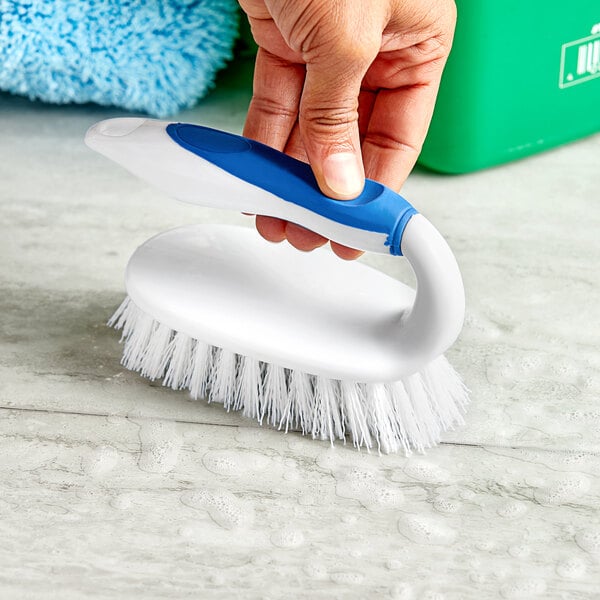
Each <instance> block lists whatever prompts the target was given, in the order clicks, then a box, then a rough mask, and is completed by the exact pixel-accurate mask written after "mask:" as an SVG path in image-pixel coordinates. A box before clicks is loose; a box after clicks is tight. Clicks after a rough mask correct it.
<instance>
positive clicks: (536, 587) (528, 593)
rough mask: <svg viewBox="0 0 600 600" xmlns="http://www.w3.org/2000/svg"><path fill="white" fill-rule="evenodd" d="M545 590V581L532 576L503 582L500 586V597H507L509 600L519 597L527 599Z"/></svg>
mask: <svg viewBox="0 0 600 600" xmlns="http://www.w3.org/2000/svg"><path fill="white" fill-rule="evenodd" d="M545 591H546V582H545V581H544V580H543V579H534V578H531V579H529V578H523V579H515V580H514V581H509V582H507V583H505V584H504V585H503V586H502V587H501V588H500V593H501V594H502V597H503V598H508V599H509V600H513V599H515V600H517V599H521V598H523V599H525V600H527V599H528V598H533V597H534V596H539V595H540V594H543V593H544V592H545Z"/></svg>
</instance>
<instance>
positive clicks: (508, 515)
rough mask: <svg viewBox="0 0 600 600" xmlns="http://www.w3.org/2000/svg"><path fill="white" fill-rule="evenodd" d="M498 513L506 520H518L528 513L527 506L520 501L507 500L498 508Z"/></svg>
mask: <svg viewBox="0 0 600 600" xmlns="http://www.w3.org/2000/svg"><path fill="white" fill-rule="evenodd" d="M496 512H497V513H498V514H499V515H500V516H501V517H504V518H505V519H517V518H518V517H520V516H522V515H524V514H525V513H526V512H527V505H526V504H525V503H524V502H520V501H519V500H507V501H506V502H504V503H503V504H501V505H500V506H499V507H498V508H497V510H496Z"/></svg>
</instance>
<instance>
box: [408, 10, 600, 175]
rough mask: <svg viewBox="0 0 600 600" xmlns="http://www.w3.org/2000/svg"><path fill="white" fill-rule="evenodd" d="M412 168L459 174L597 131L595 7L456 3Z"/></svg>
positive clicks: (599, 86) (599, 20)
mask: <svg viewBox="0 0 600 600" xmlns="http://www.w3.org/2000/svg"><path fill="white" fill-rule="evenodd" d="M457 6H458V24H457V29H456V34H455V38H454V46H453V49H452V52H451V55H450V58H449V59H448V64H447V66H446V70H445V72H444V76H443V78H442V84H441V87H440V92H439V95H438V100H437V103H436V108H435V112H434V115H433V119H432V122H431V127H430V129H429V133H428V135H427V139H426V140H425V144H424V146H423V150H422V153H421V156H420V158H419V162H420V163H421V164H422V165H424V166H425V167H428V168H430V169H433V170H436V171H441V172H445V173H466V172H469V171H475V170H477V169H482V168H485V167H489V166H492V165H497V164H500V163H504V162H508V161H511V160H515V159H518V158H522V157H524V156H529V155H531V154H534V153H536V152H540V151H542V150H546V149H548V148H552V147H554V146H558V145H559V144H563V143H566V142H569V141H572V140H576V139H578V138H581V137H584V136H586V135H590V134H592V133H594V132H596V131H600V0H571V1H570V2H562V1H561V2H558V0H549V1H545V2H543V1H542V0H457Z"/></svg>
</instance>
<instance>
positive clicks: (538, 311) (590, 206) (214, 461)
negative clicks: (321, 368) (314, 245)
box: [0, 65, 600, 600]
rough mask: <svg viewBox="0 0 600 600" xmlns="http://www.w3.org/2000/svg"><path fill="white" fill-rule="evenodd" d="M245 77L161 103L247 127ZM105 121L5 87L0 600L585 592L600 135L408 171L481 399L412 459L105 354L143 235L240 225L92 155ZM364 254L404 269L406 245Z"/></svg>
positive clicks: (593, 565)
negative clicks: (514, 158) (458, 166)
mask: <svg viewBox="0 0 600 600" xmlns="http://www.w3.org/2000/svg"><path fill="white" fill-rule="evenodd" d="M249 90H250V71H249V69H248V68H247V67H245V66H244V65H242V66H241V67H239V68H238V71H237V73H235V76H234V77H232V76H231V74H230V75H229V77H225V78H222V80H221V83H220V85H219V86H218V87H217V89H216V90H215V92H213V94H211V95H210V96H209V97H208V98H207V99H206V100H204V101H203V102H202V103H201V104H199V105H198V106H197V107H196V108H195V109H193V110H191V111H187V112H185V113H182V114H181V115H178V116H177V118H178V119H179V120H189V121H192V122H199V123H203V124H207V125H211V126H216V127H219V128H222V129H227V130H230V131H235V132H239V131H241V127H242V123H243V119H244V115H245V110H246V107H247V103H248V100H249V93H250V91H249ZM118 115H120V113H117V112H116V111H111V110H109V109H104V108H99V107H94V106H79V107H78V106H73V107H52V106H45V105H42V104H37V103H29V102H28V101H26V100H23V99H20V98H16V97H11V96H8V95H5V94H4V95H0V131H1V132H2V135H1V137H0V227H1V233H0V290H1V292H0V314H2V321H1V323H0V371H1V372H0V378H1V379H0V381H2V383H1V384H0V414H1V415H2V419H1V420H0V445H1V449H0V456H1V457H2V458H1V459H0V490H1V492H0V531H1V539H2V542H3V543H2V544H1V545H0V554H1V557H2V564H3V570H2V573H1V574H0V595H1V596H2V597H3V598H13V597H14V598H23V597H27V598H50V597H60V598H81V597H88V596H90V597H91V596H94V597H107V598H108V597H110V598H121V597H122V598H130V597H132V596H134V595H139V596H143V597H144V598H167V597H168V598H173V597H177V598H187V597H190V598H192V597H193V598H196V597H206V598H230V597H232V596H233V595H234V594H232V592H233V591H237V595H239V596H240V597H244V598H284V597H286V598H289V597H292V598H301V597H306V598H331V597H333V598H337V597H339V598H364V597H377V598H396V599H403V600H404V599H412V598H414V599H418V598H430V599H431V598H436V599H437V598H446V599H453V598H474V599H480V598H508V599H511V598H536V597H539V598H595V597H597V594H598V589H600V572H599V570H598V569H599V565H600V563H599V558H600V519H599V516H598V514H599V513H598V508H599V497H600V487H599V483H598V481H599V480H598V477H599V476H600V463H599V462H598V461H599V458H598V453H599V452H600V402H599V396H600V352H599V348H600V328H599V327H598V324H599V323H600V271H599V270H598V264H599V260H600V237H599V236H598V231H599V230H600V201H599V200H600V193H599V190H598V183H599V181H598V176H597V173H598V157H599V156H600V137H599V136H595V137H591V138H588V139H586V140H582V141H580V142H577V143H574V144H570V145H568V146H565V147H563V148H559V149H556V150H554V151H551V152H548V153H545V154H542V155H539V156H534V157H531V158H529V159H527V160H523V161H520V162H517V163H514V164H510V165H505V166H502V167H498V168H495V169H492V170H488V171H485V172H481V173H475V174H472V175H465V176H460V177H448V176H440V175H436V174H432V173H428V172H425V171H424V170H420V169H417V170H415V172H414V173H413V174H412V175H411V176H410V178H409V180H408V182H407V184H406V186H405V188H404V190H403V193H404V195H405V196H406V197H407V198H409V199H410V200H411V202H413V203H414V204H415V205H416V206H417V208H419V209H420V210H421V211H422V212H423V213H424V214H425V215H426V216H428V217H429V218H430V219H431V220H432V222H434V224H436V225H437V226H438V228H439V229H440V230H441V231H442V233H443V234H444V235H445V236H446V237H447V239H448V241H449V243H450V244H451V246H452V247H453V249H454V251H455V253H456V256H457V258H458V261H459V264H460V265H461V269H462V271H463V276H464V280H465V287H466V292H467V318H466V323H465V327H464V330H463V333H462V334H461V337H460V338H459V340H458V342H457V343H456V344H455V346H454V347H453V348H452V349H451V350H450V351H449V353H448V357H449V359H450V360H451V362H452V363H453V364H454V366H455V367H456V368H457V370H458V371H459V372H460V373H461V374H462V375H463V377H464V379H465V382H466V383H467V385H468V386H469V387H470V389H471V391H472V403H471V406H470V410H469V413H468V415H467V423H466V425H465V426H464V427H463V428H461V429H460V430H456V431H453V432H450V433H449V434H447V435H446V437H445V441H444V443H443V444H442V445H441V446H439V447H438V448H436V449H433V450H431V451H430V452H429V453H428V454H427V455H426V456H418V455H417V456H413V457H410V458H406V457H404V456H379V455H377V454H376V453H372V454H366V453H364V452H363V453H358V452H356V451H355V450H354V449H353V448H352V447H351V446H348V447H344V446H341V445H337V446H336V447H335V448H334V449H331V448H330V447H329V445H328V444H326V443H323V442H319V441H313V440H309V439H305V438H302V437H301V436H300V435H299V434H296V433H289V434H287V435H285V434H283V433H281V432H277V431H273V430H270V429H267V428H262V429H261V428H259V427H258V426H256V425H255V424H254V423H253V422H249V421H246V420H245V419H243V418H242V417H241V416H240V415H238V414H235V413H227V412H225V411H223V409H222V408H221V407H220V406H214V405H207V404H206V403H204V402H191V401H189V400H188V398H187V397H186V396H185V394H183V393H177V392H173V391H171V390H167V389H164V388H163V387H162V386H161V385H160V383H159V382H156V383H149V382H147V381H145V380H143V379H142V378H140V377H139V376H137V375H135V374H132V373H128V372H127V371H125V370H124V369H123V368H122V367H121V366H120V364H119V361H120V352H121V348H120V347H119V345H118V335H117V334H115V333H114V332H112V331H111V330H109V329H108V328H107V327H106V326H105V325H104V323H105V322H106V320H107V319H108V317H109V316H110V315H111V313H112V311H113V310H114V309H115V308H116V307H117V306H118V304H119V303H120V301H121V300H122V297H123V283H122V282H123V270H124V267H125V264H126V262H127V259H128V257H129V255H130V254H131V253H132V252H133V250H134V249H135V247H136V246H137V245H139V244H140V243H142V242H143V241H144V240H145V239H147V238H148V237H150V236H151V235H153V234H155V233H157V232H160V231H163V230H165V229H168V228H170V227H175V226H178V225H181V224H185V223H191V222H228V223H238V224H246V225H248V226H252V221H251V218H250V217H245V216H242V215H235V214H230V213H226V212H223V211H218V210H206V209H202V208H198V207H194V206H187V205H183V204H179V203H177V202H175V201H173V200H171V199H169V198H166V197H165V196H164V195H162V194H161V193H159V192H157V191H155V190H152V189H150V188H149V187H147V186H146V185H145V184H143V183H141V182H139V181H137V180H135V179H134V178H133V177H131V176H130V175H128V174H127V173H126V172H124V171H122V170H120V169H118V168H117V167H115V166H114V165H113V164H111V163H109V162H108V161H106V160H105V159H103V158H102V157H100V156H98V155H96V154H94V153H92V152H91V151H89V150H88V149H87V148H85V146H84V145H83V142H82V138H83V134H84V133H85V130H86V129H87V127H88V126H89V125H91V124H92V123H94V122H96V121H98V120H100V119H103V118H107V117H111V116H118ZM363 260H365V261H367V262H369V263H371V264H373V265H375V266H377V267H379V268H381V269H383V270H385V271H386V272H388V273H390V274H392V275H393V276H395V277H399V278H402V279H403V280H405V281H409V282H410V281H412V276H411V273H410V272H409V270H408V268H407V266H406V264H405V262H404V261H403V260H401V259H393V258H388V257H379V256H367V257H365V258H364V259H363ZM340 301H348V299H341V300H340ZM25 582H26V583H25ZM48 590H51V591H50V592H49V591H48Z"/></svg>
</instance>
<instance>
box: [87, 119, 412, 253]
mask: <svg viewBox="0 0 600 600" xmlns="http://www.w3.org/2000/svg"><path fill="white" fill-rule="evenodd" d="M86 143H87V144H88V145H89V146H90V147H91V148H92V149H94V150H97V151H98V152H100V153H101V154H104V155H105V156H107V157H108V158H111V159H112V160H114V161H115V162H117V163H119V164H121V165H122V166H124V167H125V168H127V169H128V170H130V171H132V172H133V173H134V174H136V175H138V176H139V177H141V178H142V179H145V180H146V181H148V182H150V183H152V184H153V185H155V186H156V187H158V188H159V189H162V190H164V191H165V192H166V193H168V194H169V195H171V196H173V197H175V198H177V199H179V200H183V201H186V202H192V203H194V204H200V205H203V206H212V207H216V208H225V209H233V210H238V211H241V212H252V213H256V214H261V215H268V216H272V217H279V218H282V219H285V220H288V221H292V222H294V223H297V224H299V225H302V226H304V227H306V228H307V229H311V230H313V231H316V232H317V233H320V234H322V235H324V236H325V237H327V238H329V239H333V240H335V241H336V242H339V243H341V244H345V245H347V246H351V247H353V248H357V249H360V250H369V251H372V252H380V253H384V254H395V255H397V254H400V253H401V240H402V233H403V231H404V228H405V226H406V223H408V221H409V220H410V218H411V217H412V216H413V215H414V214H416V212H417V211H416V210H415V209H414V208H413V207H412V206H411V205H410V204H409V203H408V202H407V201H406V200H405V199H404V198H402V197H401V196H399V195H398V194H396V193H395V192H394V191H392V190H390V189H389V188H387V187H385V186H384V185H382V184H380V183H377V182H375V181H371V180H367V181H366V184H365V188H364V190H363V192H362V193H361V195H360V196H358V197H357V198H355V199H354V200H349V201H339V200H333V199H331V198H329V197H327V196H325V195H324V194H322V193H321V191H320V190H319V187H318V185H317V182H316V179H315V177H314V175H313V173H312V170H311V168H310V166H309V165H307V164H305V163H303V162H301V161H299V160H296V159H294V158H292V157H290V156H287V155H286V154H283V153H282V152H279V151H277V150H275V149H273V148H270V147H269V146H266V145H264V144H261V143H259V142H256V141H254V140H250V139H247V138H244V137H241V136H238V135H233V134H230V133H226V132H224V131H218V130H215V129H210V128H208V127H202V126H199V125H190V124H186V123H166V122H164V121H155V120H151V119H132V118H129V119H109V120H107V121H102V122H100V123H97V124H96V125H95V126H93V127H92V128H91V129H90V130H89V131H88V133H87V135H86Z"/></svg>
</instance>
